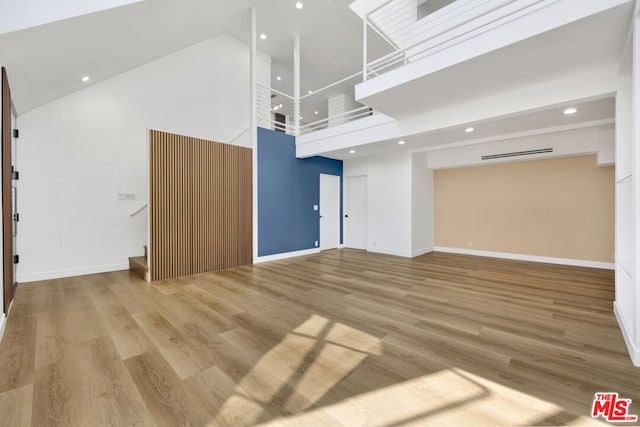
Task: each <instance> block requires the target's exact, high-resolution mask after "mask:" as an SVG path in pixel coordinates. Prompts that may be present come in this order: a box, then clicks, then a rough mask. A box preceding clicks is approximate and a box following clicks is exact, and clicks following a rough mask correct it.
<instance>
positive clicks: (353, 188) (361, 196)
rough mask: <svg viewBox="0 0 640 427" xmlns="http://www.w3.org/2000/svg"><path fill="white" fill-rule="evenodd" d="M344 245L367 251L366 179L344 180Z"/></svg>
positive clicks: (356, 177) (350, 178) (362, 177)
mask: <svg viewBox="0 0 640 427" xmlns="http://www.w3.org/2000/svg"><path fill="white" fill-rule="evenodd" d="M344 245H345V246H346V247H347V248H354V249H367V177H366V176H350V177H346V178H345V179H344Z"/></svg>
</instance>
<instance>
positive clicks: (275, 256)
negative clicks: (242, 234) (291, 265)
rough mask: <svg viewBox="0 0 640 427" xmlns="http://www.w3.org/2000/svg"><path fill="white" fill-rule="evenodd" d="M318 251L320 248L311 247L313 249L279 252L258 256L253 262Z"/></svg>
mask: <svg viewBox="0 0 640 427" xmlns="http://www.w3.org/2000/svg"><path fill="white" fill-rule="evenodd" d="M319 252H320V248H313V249H305V250H302V251H293V252H284V253H281V254H274V255H266V256H259V257H256V259H254V260H253V263H254V264H260V263H262V262H269V261H277V260H279V259H287V258H293V257H298V256H304V255H311V254H317V253H319Z"/></svg>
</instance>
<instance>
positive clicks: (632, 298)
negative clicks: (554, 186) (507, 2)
mask: <svg viewBox="0 0 640 427" xmlns="http://www.w3.org/2000/svg"><path fill="white" fill-rule="evenodd" d="M637 12H638V6H636V15H635V16H636V18H634V22H635V31H634V33H633V34H632V38H631V39H630V41H629V44H628V45H627V47H626V49H625V53H624V55H623V60H622V62H621V65H620V74H619V79H618V80H619V89H618V91H617V94H616V300H615V303H614V310H615V313H616V317H617V319H618V323H619V325H620V329H621V331H622V335H623V336H624V339H625V342H626V344H627V347H628V349H629V353H630V355H631V358H632V359H633V361H634V363H635V364H636V365H637V366H640V280H639V279H638V275H637V265H638V258H637V257H638V256H640V253H639V252H640V251H638V250H637V249H636V246H637V242H638V241H639V237H640V236H639V233H640V227H639V226H640V224H639V223H638V221H637V220H636V218H637V200H639V199H638V194H639V190H640V188H639V186H638V176H639V173H640V172H639V171H638V167H640V161H638V160H639V159H638V155H639V154H638V151H640V150H637V149H636V147H637V142H638V136H639V135H640V132H639V129H638V126H640V121H639V120H638V111H640V96H639V95H640V76H639V73H640V63H639V62H638V61H640V34H638V28H639V27H638V24H637V22H638V18H637Z"/></svg>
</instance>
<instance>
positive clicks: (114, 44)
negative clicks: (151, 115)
mask: <svg viewBox="0 0 640 427" xmlns="http://www.w3.org/2000/svg"><path fill="white" fill-rule="evenodd" d="M251 4H252V1H251V0H233V1H228V0H180V1H175V0H145V1H142V2H138V3H134V4H130V5H126V6H121V7H117V8H113V9H109V10H105V11H101V12H97V13H92V14H88V15H83V16H78V17H75V18H70V19H66V20H62V21H57V22H52V23H49V24H45V25H41V26H38V27H34V28H30V29H26V30H21V31H14V32H10V33H6V34H3V35H0V64H1V65H2V66H4V67H6V68H7V72H8V74H9V78H10V82H11V88H12V94H13V98H14V103H15V105H16V108H17V110H18V113H19V114H22V113H24V112H26V111H29V110H31V109H33V108H36V107H38V106H40V105H43V104H46V103H47V102H50V101H52V100H54V99H57V98H59V97H61V96H64V95H67V94H69V93H72V92H74V91H77V90H80V89H82V88H84V87H86V86H87V85H88V84H93V83H95V82H98V81H101V80H104V79H107V78H109V77H112V76H115V75H117V74H120V73H122V72H124V71H127V70H130V69H132V68H135V67H138V66H140V65H143V64H145V63H148V62H150V61H153V60H155V59H158V58H161V57H163V56H166V55H168V54H170V53H173V52H175V51H178V50H180V49H183V48H185V47H188V46H190V45H193V44H195V43H198V42H200V41H202V40H206V39H208V38H210V37H213V36H215V35H217V34H219V33H222V32H224V31H225V29H226V27H227V25H228V23H229V21H230V20H232V19H233V18H234V17H235V16H237V15H238V14H240V13H241V12H242V11H243V10H247V8H249V7H250V6H251ZM244 28H246V31H249V24H248V22H247V23H246V26H245V27H244ZM220 60H221V61H224V58H220ZM85 75H88V76H91V80H90V81H89V82H87V83H83V82H81V78H82V76H85Z"/></svg>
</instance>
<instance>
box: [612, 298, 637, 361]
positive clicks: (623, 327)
mask: <svg viewBox="0 0 640 427" xmlns="http://www.w3.org/2000/svg"><path fill="white" fill-rule="evenodd" d="M613 313H614V314H615V315H616V320H617V321H618V326H620V331H621V332H622V337H623V338H624V343H625V344H626V345H627V350H628V351H629V356H630V357H631V361H632V362H633V364H634V365H635V366H638V367H640V348H638V347H637V346H636V345H635V343H634V342H633V339H632V336H631V330H630V329H629V328H628V327H627V323H626V322H625V321H624V317H622V313H621V312H620V309H619V308H618V304H617V303H616V301H614V302H613Z"/></svg>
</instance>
